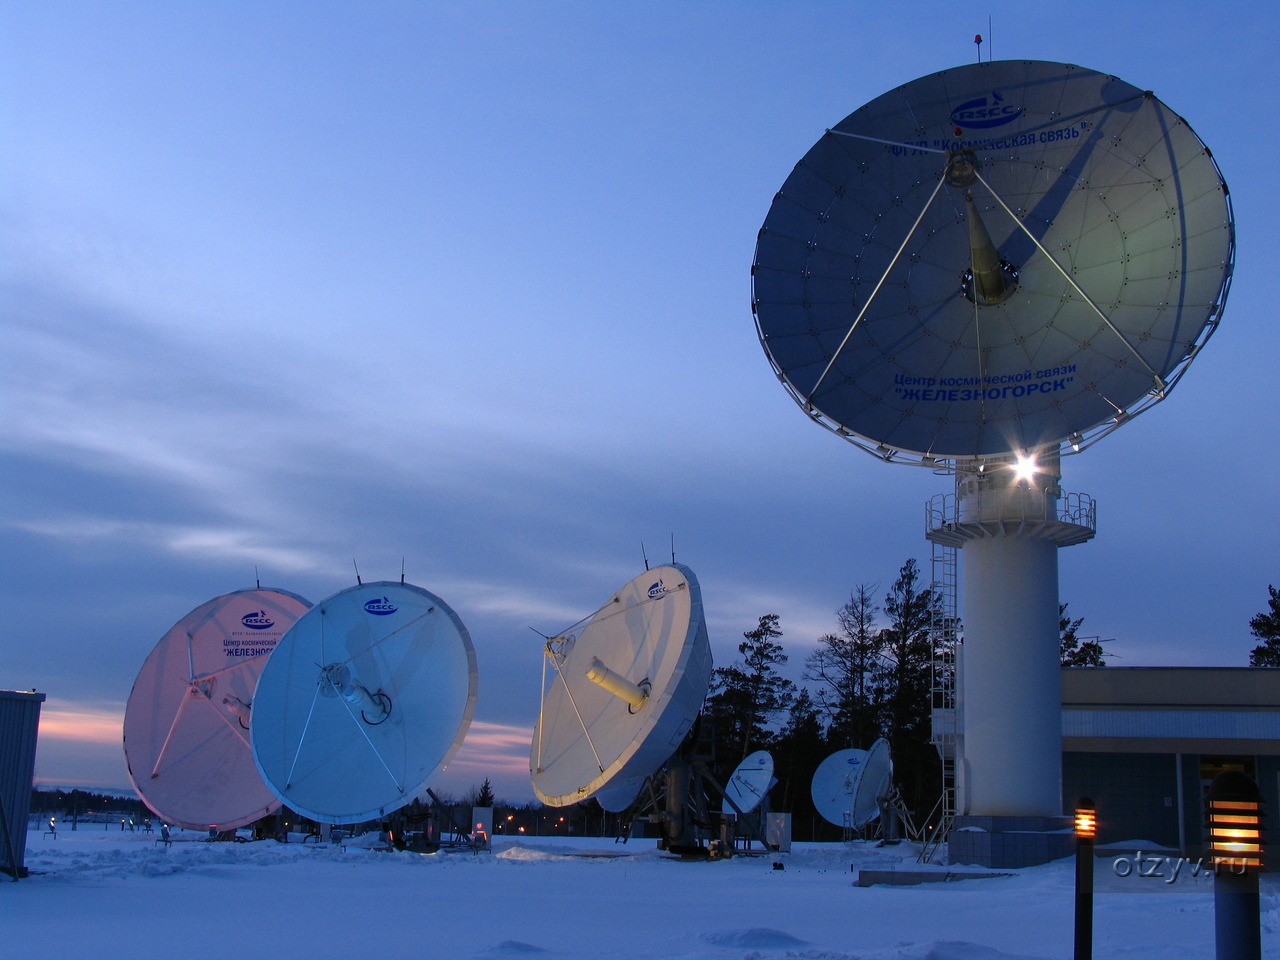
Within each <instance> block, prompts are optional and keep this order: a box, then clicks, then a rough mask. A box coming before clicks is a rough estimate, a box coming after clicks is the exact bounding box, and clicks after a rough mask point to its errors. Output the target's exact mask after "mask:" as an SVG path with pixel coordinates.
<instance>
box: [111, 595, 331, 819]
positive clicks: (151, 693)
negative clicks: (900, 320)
mask: <svg viewBox="0 0 1280 960" xmlns="http://www.w3.org/2000/svg"><path fill="white" fill-rule="evenodd" d="M310 606H311V604H310V603H308V602H307V601H306V600H304V599H302V598H301V597H299V596H297V595H296V594H293V593H289V592H287V591H284V590H262V589H257V590H237V591H236V592H234V593H227V594H223V595H222V596H220V597H215V598H214V599H212V600H210V601H209V602H208V603H203V604H201V605H200V606H198V607H196V608H195V609H194V610H192V611H191V612H190V613H188V614H187V615H186V616H185V617H183V618H182V619H181V620H179V621H178V622H177V623H175V624H174V625H173V627H172V628H171V629H170V630H169V632H168V633H166V634H165V635H164V636H163V637H161V638H160V642H159V643H157V644H156V646H155V649H153V650H152V651H151V653H150V654H149V655H148V656H147V659H146V660H145V661H144V662H143V664H142V669H141V670H140V671H138V677H137V679H136V680H135V681H134V684H133V690H132V691H130V693H129V702H128V704H127V705H126V706H125V711H124V755H125V762H126V764H127V766H128V769H129V779H130V780H132V781H133V787H134V789H135V790H136V791H137V792H138V796H139V797H141V798H142V800H143V802H144V803H146V805H147V806H148V807H149V808H150V809H151V810H152V812H153V813H155V815H156V816H157V817H159V818H160V819H161V820H164V821H166V822H167V823H172V824H175V825H177V826H181V827H187V828H189V829H192V830H207V829H209V828H210V827H214V828H216V829H218V830H234V829H235V828H236V827H242V826H244V825H245V824H248V823H252V822H253V821H254V820H257V819H258V818H260V817H264V816H266V815H268V814H270V813H273V812H275V810H276V809H278V808H279V806H280V802H279V800H277V799H276V797H275V795H274V794H272V792H271V791H270V790H269V789H268V788H267V786H266V784H264V783H263V782H262V777H260V776H259V775H258V771H257V769H256V768H255V767H254V763H253V753H252V751H251V749H250V746H249V740H250V737H249V731H250V718H251V716H253V713H252V709H253V698H254V687H255V685H256V684H257V682H258V676H259V674H261V673H262V669H263V667H264V665H265V664H266V662H267V658H268V657H269V656H270V654H271V652H272V650H274V649H275V647H276V644H277V643H278V642H279V640H280V638H281V636H282V635H283V634H284V633H285V631H286V630H288V629H289V627H291V626H292V625H293V623H294V621H295V620H297V619H298V617H300V616H302V614H303V613H305V612H306V610H307V608H308V607H310Z"/></svg>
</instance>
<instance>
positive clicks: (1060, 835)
mask: <svg viewBox="0 0 1280 960" xmlns="http://www.w3.org/2000/svg"><path fill="white" fill-rule="evenodd" d="M1075 849H1076V838H1075V834H1074V832H1073V831H1072V822H1071V818H1070V817H967V816H966V817H956V819H955V823H954V824H953V825H952V827H951V833H950V834H948V835H947V850H948V855H947V860H948V862H949V863H971V864H978V865H980V866H984V867H998V868H1002V869H1017V868H1019V867H1034V866H1036V865H1037V864H1040V863H1048V862H1049V861H1050V860H1060V859H1061V858H1063V857H1069V856H1071V855H1072V854H1073V853H1075Z"/></svg>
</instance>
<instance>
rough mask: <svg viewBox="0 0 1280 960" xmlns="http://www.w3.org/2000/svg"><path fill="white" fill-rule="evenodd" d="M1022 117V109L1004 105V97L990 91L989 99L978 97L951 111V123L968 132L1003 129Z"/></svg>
mask: <svg viewBox="0 0 1280 960" xmlns="http://www.w3.org/2000/svg"><path fill="white" fill-rule="evenodd" d="M1020 116H1022V107H1015V106H1014V105H1013V104H1011V103H1006V102H1005V99H1004V97H1002V96H1000V94H998V93H996V92H995V91H994V90H992V91H991V96H989V97H979V98H978V99H977V100H970V101H969V102H968V103H962V104H960V106H958V107H956V108H955V109H954V110H952V111H951V122H952V123H954V124H955V125H956V126H957V127H967V128H968V129H970V130H990V129H991V128H992V127H1003V126H1004V125H1005V124H1006V123H1013V121H1015V120H1017V119H1018V118H1019V117H1020Z"/></svg>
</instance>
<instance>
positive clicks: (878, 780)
mask: <svg viewBox="0 0 1280 960" xmlns="http://www.w3.org/2000/svg"><path fill="white" fill-rule="evenodd" d="M892 782H893V762H892V761H891V760H890V759H889V741H888V740H885V739H883V738H881V739H879V740H877V741H876V742H875V743H873V744H872V745H871V749H870V750H868V751H867V757H866V759H865V760H864V761H863V762H862V776H861V777H860V778H859V779H858V783H857V785H856V786H855V788H854V791H853V804H852V805H851V806H850V808H849V809H850V810H851V811H852V812H853V820H852V826H854V827H855V828H856V827H861V826H864V825H866V824H868V823H870V822H871V821H872V820H874V819H875V818H876V817H878V816H880V800H881V799H882V798H884V797H886V796H888V795H889V787H890V786H891V784H892Z"/></svg>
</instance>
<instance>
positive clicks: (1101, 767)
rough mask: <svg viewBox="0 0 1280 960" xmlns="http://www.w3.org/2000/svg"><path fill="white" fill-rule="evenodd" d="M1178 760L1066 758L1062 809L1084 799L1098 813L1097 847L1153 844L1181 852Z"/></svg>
mask: <svg viewBox="0 0 1280 960" xmlns="http://www.w3.org/2000/svg"><path fill="white" fill-rule="evenodd" d="M1175 761H1176V758H1175V757H1174V756H1173V755H1171V754H1160V753H1080V752H1070V753H1064V754H1063V755H1062V795H1063V796H1062V807H1063V809H1064V810H1068V811H1070V810H1074V809H1075V805H1076V801H1077V800H1078V799H1079V798H1080V797H1088V798H1089V799H1091V800H1092V801H1093V802H1094V804H1095V806H1096V807H1097V810H1098V843H1118V842H1120V841H1124V840H1148V841H1152V842H1155V843H1158V844H1160V845H1161V846H1164V847H1177V846H1178V806H1177V804H1178V773H1177V764H1176V762H1175Z"/></svg>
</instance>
